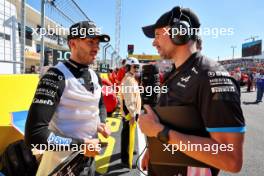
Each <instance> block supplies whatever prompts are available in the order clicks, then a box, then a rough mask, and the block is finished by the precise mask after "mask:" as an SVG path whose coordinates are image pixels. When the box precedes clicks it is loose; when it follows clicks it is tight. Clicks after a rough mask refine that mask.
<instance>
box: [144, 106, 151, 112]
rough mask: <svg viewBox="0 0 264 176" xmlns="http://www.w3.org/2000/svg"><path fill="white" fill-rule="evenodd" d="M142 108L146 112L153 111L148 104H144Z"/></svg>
mask: <svg viewBox="0 0 264 176" xmlns="http://www.w3.org/2000/svg"><path fill="white" fill-rule="evenodd" d="M144 109H145V110H146V112H147V114H151V113H153V111H152V109H151V107H150V106H149V105H144Z"/></svg>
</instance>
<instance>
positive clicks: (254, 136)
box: [97, 88, 264, 176]
mask: <svg viewBox="0 0 264 176" xmlns="http://www.w3.org/2000/svg"><path fill="white" fill-rule="evenodd" d="M255 100H256V92H250V93H247V92H246V91H245V88H242V94H241V102H242V109H243V113H244V116H245V120H246V125H247V131H246V137H245V144H244V164H243V168H242V170H241V171H240V172H239V173H237V174H231V173H227V172H223V171H221V172H220V174H219V175H220V176H229V175H230V176H234V175H236V176H262V175H263V171H264V164H263V160H264V152H263V151H264V137H263V136H264V102H263V103H259V104H255V103H254V101H255ZM121 129H122V123H120V125H119V128H118V132H115V133H113V137H114V138H115V139H116V141H115V144H114V150H113V151H112V155H111V157H110V162H109V165H108V167H107V171H106V172H105V173H104V174H100V173H97V175H105V176H119V175H122V176H138V175H140V172H139V171H138V170H137V169H136V168H135V166H136V163H135V162H136V158H137V157H138V154H139V153H138V152H137V154H135V155H134V169H128V168H124V167H123V166H122V164H121V160H120V157H121V156H120V142H121V141H120V136H121V135H120V134H121ZM136 136H137V135H136ZM136 146H137V143H136ZM137 150H138V149H137V147H136V149H135V151H137Z"/></svg>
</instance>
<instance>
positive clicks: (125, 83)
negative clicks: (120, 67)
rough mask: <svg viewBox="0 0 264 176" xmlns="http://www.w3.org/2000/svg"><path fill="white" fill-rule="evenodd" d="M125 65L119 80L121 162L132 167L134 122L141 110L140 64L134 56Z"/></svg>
mask: <svg viewBox="0 0 264 176" xmlns="http://www.w3.org/2000/svg"><path fill="white" fill-rule="evenodd" d="M125 66H126V71H127V72H126V74H125V77H124V78H123V80H122V82H121V97H122V100H121V103H122V108H123V112H124V114H125V117H124V118H123V119H122V121H123V128H122V132H121V162H122V164H123V165H124V166H125V167H129V168H132V161H133V160H132V159H133V151H134V140H135V139H134V137H133V136H134V134H135V123H136V120H137V118H138V115H139V113H140V110H141V97H140V92H139V89H138V82H137V80H136V75H137V73H138V72H139V69H140V65H139V62H138V60H137V59H136V58H133V57H130V58H128V59H127V61H126V65H125Z"/></svg>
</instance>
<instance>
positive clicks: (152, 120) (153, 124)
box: [138, 105, 164, 137]
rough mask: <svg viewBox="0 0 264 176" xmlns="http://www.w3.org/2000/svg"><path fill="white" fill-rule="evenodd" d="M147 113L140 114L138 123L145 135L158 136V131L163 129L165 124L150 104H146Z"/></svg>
mask: <svg viewBox="0 0 264 176" xmlns="http://www.w3.org/2000/svg"><path fill="white" fill-rule="evenodd" d="M144 108H145V109H146V111H147V113H146V114H142V115H140V116H139V119H138V124H139V127H140V129H141V131H142V133H144V134H145V135H147V136H149V137H157V135H158V133H159V132H160V131H162V129H163V128H164V126H163V125H162V124H161V123H160V122H159V119H158V117H157V116H156V114H155V113H154V112H153V111H152V109H151V108H150V106H149V105H145V106H144Z"/></svg>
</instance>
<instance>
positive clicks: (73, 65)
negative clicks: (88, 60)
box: [66, 59, 89, 71]
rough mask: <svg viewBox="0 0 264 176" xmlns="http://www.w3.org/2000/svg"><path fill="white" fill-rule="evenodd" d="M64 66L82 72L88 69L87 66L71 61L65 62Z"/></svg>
mask: <svg viewBox="0 0 264 176" xmlns="http://www.w3.org/2000/svg"><path fill="white" fill-rule="evenodd" d="M66 65H68V66H69V67H71V68H74V69H76V70H79V71H84V70H88V69H89V66H88V65H83V64H80V63H77V62H76V61H74V60H72V59H69V60H67V61H66Z"/></svg>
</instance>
